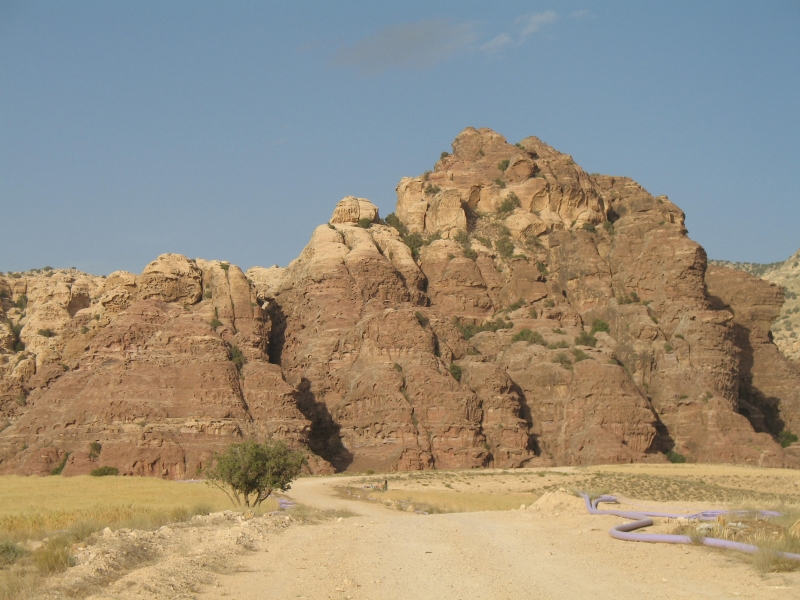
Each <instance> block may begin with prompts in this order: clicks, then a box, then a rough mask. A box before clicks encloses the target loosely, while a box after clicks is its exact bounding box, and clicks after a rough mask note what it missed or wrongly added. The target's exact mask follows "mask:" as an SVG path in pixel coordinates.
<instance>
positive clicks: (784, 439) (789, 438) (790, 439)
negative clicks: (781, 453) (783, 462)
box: [778, 429, 797, 448]
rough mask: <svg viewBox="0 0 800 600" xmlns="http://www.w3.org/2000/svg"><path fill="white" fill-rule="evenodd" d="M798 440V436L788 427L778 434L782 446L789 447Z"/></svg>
mask: <svg viewBox="0 0 800 600" xmlns="http://www.w3.org/2000/svg"><path fill="white" fill-rule="evenodd" d="M796 441H797V436H796V435H795V434H794V433H792V432H791V431H789V430H788V429H784V430H783V431H781V432H780V433H779V434H778V442H779V443H780V445H781V447H782V448H788V447H789V446H791V445H792V444H794V443H795V442H796Z"/></svg>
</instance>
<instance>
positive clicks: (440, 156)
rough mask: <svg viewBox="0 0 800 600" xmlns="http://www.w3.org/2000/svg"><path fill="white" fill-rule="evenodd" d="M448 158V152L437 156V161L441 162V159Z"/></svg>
mask: <svg viewBox="0 0 800 600" xmlns="http://www.w3.org/2000/svg"><path fill="white" fill-rule="evenodd" d="M448 156H450V153H449V152H442V153H441V154H440V155H439V160H443V159H445V158H447V157H448Z"/></svg>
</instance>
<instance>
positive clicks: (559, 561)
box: [199, 478, 800, 600]
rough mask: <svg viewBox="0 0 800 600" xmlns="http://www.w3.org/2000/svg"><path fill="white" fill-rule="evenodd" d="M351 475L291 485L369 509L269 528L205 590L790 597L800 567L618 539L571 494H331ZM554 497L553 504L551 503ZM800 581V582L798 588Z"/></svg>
mask: <svg viewBox="0 0 800 600" xmlns="http://www.w3.org/2000/svg"><path fill="white" fill-rule="evenodd" d="M346 482H347V481H346V479H344V478H336V479H307V480H302V481H298V482H296V483H295V484H294V486H293V489H292V491H291V492H290V494H289V495H290V496H291V497H292V498H294V499H296V500H297V501H298V502H302V503H304V504H306V505H310V506H314V507H318V508H323V509H348V510H351V511H353V512H356V513H359V514H360V515H362V516H359V517H354V518H348V519H343V520H341V521H338V520H335V521H330V522H324V523H321V524H318V525H313V526H305V527H298V528H295V529H292V530H290V531H287V532H285V533H283V534H281V535H275V536H270V537H269V538H268V540H266V543H265V544H264V545H263V547H261V548H259V549H258V550H257V551H255V552H253V553H252V554H250V555H248V556H244V557H242V559H241V564H242V568H243V569H244V570H246V571H245V572H240V573H235V574H231V575H224V576H220V578H219V584H220V587H219V588H216V589H215V590H213V591H207V592H205V593H201V594H200V595H199V597H200V598H208V599H210V598H217V597H227V596H229V597H232V598H242V599H251V598H253V599H255V598H259V599H262V598H307V599H312V598H314V599H315V598H353V599H356V598H357V599H362V598H363V599H367V598H371V599H373V598H374V599H377V598H385V599H398V600H399V599H405V598H409V599H412V598H415V599H416V598H439V599H448V600H449V599H461V598H463V599H467V598H470V599H481V598H486V599H490V598H491V599H504V598H509V599H511V598H514V599H516V598H542V599H544V598H553V599H560V598H564V599H566V598H570V599H572V598H576V597H589V596H591V597H593V598H597V599H603V598H609V599H612V598H614V599H625V598H637V599H638V598H664V599H667V598H669V599H676V598H741V597H750V598H781V599H783V598H787V597H792V596H793V595H794V594H800V573H788V574H774V575H767V576H765V577H762V576H760V575H758V574H757V573H756V572H754V571H753V570H752V569H751V568H750V567H749V566H748V565H746V564H744V563H743V562H742V561H741V560H739V559H738V558H734V557H731V556H728V555H725V554H722V553H717V552H713V551H710V550H707V549H704V548H698V547H683V546H667V545H659V544H636V543H626V542H620V541H616V540H613V539H612V538H610V537H609V535H608V533H607V530H608V528H610V527H611V526H612V525H614V524H616V523H618V522H619V520H618V519H616V518H614V517H593V516H590V515H588V514H586V513H585V512H582V511H581V510H580V506H579V505H578V506H577V508H576V505H575V503H569V502H568V501H567V502H564V503H561V504H559V503H555V504H552V503H545V504H546V506H543V507H542V510H524V511H521V510H517V511H505V512H478V513H458V514H443V515H427V516H423V515H416V514H406V513H398V512H397V511H392V510H389V509H386V508H384V507H382V506H380V505H377V504H376V505H371V504H367V503H362V502H357V501H348V500H344V499H341V498H336V497H332V495H331V486H333V485H342V484H344V483H346ZM547 504H549V505H547ZM792 590H795V591H792Z"/></svg>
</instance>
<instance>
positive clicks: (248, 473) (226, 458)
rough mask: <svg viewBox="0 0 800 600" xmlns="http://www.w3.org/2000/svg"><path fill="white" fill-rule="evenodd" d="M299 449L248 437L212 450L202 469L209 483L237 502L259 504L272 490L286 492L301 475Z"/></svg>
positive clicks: (300, 453)
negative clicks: (210, 459)
mask: <svg viewBox="0 0 800 600" xmlns="http://www.w3.org/2000/svg"><path fill="white" fill-rule="evenodd" d="M304 462H305V457H304V456H303V453H302V452H299V451H297V450H292V449H291V448H289V447H288V446H287V445H286V444H285V443H284V442H281V441H267V442H264V443H263V444H257V443H256V442H254V441H253V440H248V441H245V442H242V443H240V444H232V445H231V446H230V447H229V448H228V449H227V450H226V451H225V452H223V453H222V454H219V453H216V452H215V453H214V460H213V463H212V466H211V467H210V468H208V469H205V470H204V475H205V476H206V479H207V481H208V483H209V484H211V485H214V486H216V487H218V488H220V489H221V490H222V491H224V492H225V493H226V494H227V495H228V497H229V498H230V499H231V501H232V502H234V503H235V504H236V505H237V506H241V505H242V504H244V505H245V506H248V507H249V506H258V505H259V504H261V503H262V502H263V501H264V500H266V499H267V498H269V496H270V494H272V492H273V491H275V490H280V491H282V492H285V491H286V490H288V489H289V487H290V486H291V482H292V481H293V480H294V479H296V478H297V477H298V476H299V475H300V469H301V468H302V466H303V463H304Z"/></svg>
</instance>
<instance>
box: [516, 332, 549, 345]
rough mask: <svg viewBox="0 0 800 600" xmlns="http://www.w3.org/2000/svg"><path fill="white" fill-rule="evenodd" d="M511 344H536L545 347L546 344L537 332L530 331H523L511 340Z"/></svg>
mask: <svg viewBox="0 0 800 600" xmlns="http://www.w3.org/2000/svg"><path fill="white" fill-rule="evenodd" d="M511 341H512V342H528V343H529V344H538V345H540V346H546V345H547V342H545V341H544V338H543V337H542V334H541V333H539V332H538V331H531V330H530V329H523V330H522V331H520V332H519V333H517V334H515V335H514V337H513V338H511Z"/></svg>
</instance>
